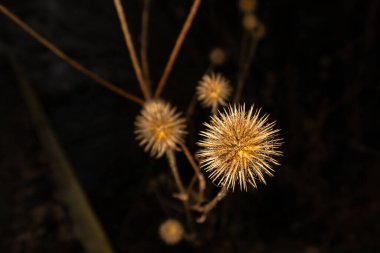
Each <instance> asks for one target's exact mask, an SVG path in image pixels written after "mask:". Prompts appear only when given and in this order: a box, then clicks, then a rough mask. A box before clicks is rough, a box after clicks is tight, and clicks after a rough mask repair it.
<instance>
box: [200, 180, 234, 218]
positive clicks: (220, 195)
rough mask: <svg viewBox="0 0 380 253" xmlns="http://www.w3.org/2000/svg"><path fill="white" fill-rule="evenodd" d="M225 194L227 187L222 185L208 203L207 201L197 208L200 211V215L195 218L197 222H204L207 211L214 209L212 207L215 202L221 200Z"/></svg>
mask: <svg viewBox="0 0 380 253" xmlns="http://www.w3.org/2000/svg"><path fill="white" fill-rule="evenodd" d="M226 195H227V188H226V187H222V189H220V191H219V192H218V194H217V195H216V196H215V198H214V199H212V200H211V201H210V202H209V203H207V204H206V205H204V206H203V207H201V208H199V211H201V212H202V215H201V216H200V217H199V218H198V219H197V222H198V223H203V222H205V220H206V219H207V215H208V213H209V212H210V211H211V210H212V209H214V207H215V206H216V204H218V203H219V201H221V200H222V199H223V198H224V197H225V196H226Z"/></svg>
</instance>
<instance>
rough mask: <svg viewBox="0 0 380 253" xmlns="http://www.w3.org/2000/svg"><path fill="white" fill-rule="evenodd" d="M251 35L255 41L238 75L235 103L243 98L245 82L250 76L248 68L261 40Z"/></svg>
mask: <svg viewBox="0 0 380 253" xmlns="http://www.w3.org/2000/svg"><path fill="white" fill-rule="evenodd" d="M251 37H252V40H253V41H252V42H251V46H250V48H249V50H248V55H247V58H246V61H245V62H244V63H243V65H242V67H241V72H240V73H239V76H238V81H237V87H236V93H235V97H234V102H235V103H237V102H239V100H240V98H241V94H242V92H243V88H244V84H245V82H246V79H247V76H248V70H249V68H250V67H251V63H252V59H253V56H254V55H255V53H256V48H257V44H258V42H259V40H258V38H256V37H254V36H251Z"/></svg>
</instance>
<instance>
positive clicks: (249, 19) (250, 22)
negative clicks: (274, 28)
mask: <svg viewBox="0 0 380 253" xmlns="http://www.w3.org/2000/svg"><path fill="white" fill-rule="evenodd" d="M258 24H259V21H258V19H257V17H256V15H254V14H251V13H249V14H245V15H244V17H243V27H244V29H246V30H248V31H254V30H255V29H256V28H257V26H258Z"/></svg>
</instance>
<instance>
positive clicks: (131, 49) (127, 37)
mask: <svg viewBox="0 0 380 253" xmlns="http://www.w3.org/2000/svg"><path fill="white" fill-rule="evenodd" d="M114 4H115V8H116V11H117V15H118V17H119V20H120V24H121V29H122V30H123V34H124V39H125V44H126V45H127V48H128V51H129V55H130V57H131V61H132V65H133V69H134V70H135V73H136V77H137V80H138V82H139V85H140V88H141V91H142V93H143V95H144V97H145V99H150V97H151V96H150V93H149V90H148V88H147V86H146V84H145V81H144V77H143V74H142V71H141V67H140V63H139V60H138V59H137V55H136V51H135V48H134V46H133V41H132V36H131V33H130V32H129V28H128V22H127V19H126V18H125V13H124V10H123V6H122V5H121V2H120V0H114Z"/></svg>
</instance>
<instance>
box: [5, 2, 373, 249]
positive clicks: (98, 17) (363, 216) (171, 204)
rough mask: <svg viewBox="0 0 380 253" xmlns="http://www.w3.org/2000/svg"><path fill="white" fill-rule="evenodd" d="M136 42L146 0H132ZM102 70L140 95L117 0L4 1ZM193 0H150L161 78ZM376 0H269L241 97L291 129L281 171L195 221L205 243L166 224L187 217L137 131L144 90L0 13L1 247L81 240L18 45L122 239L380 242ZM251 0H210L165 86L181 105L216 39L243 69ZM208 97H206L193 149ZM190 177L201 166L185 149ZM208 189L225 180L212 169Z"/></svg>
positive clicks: (239, 243) (108, 223) (88, 186)
mask: <svg viewBox="0 0 380 253" xmlns="http://www.w3.org/2000/svg"><path fill="white" fill-rule="evenodd" d="M124 2H125V3H124V5H125V8H126V15H127V18H128V21H129V24H130V29H131V32H132V35H133V38H134V42H135V45H136V48H137V49H139V45H140V43H139V36H140V30H141V11H142V1H137V0H134V1H132V0H131V1H124ZM1 3H2V4H4V5H6V6H7V7H8V8H10V9H11V10H12V11H14V12H15V13H16V14H17V15H19V16H20V17H21V18H22V19H23V20H25V21H26V22H27V23H28V24H29V25H30V26H32V27H33V28H34V29H36V30H37V31H39V32H40V33H41V34H43V35H44V36H46V37H47V38H48V39H50V40H51V41H53V42H54V43H55V44H56V45H57V46H58V47H60V48H61V49H63V51H65V52H67V53H68V54H69V55H70V56H72V57H73V58H75V59H77V60H78V61H79V62H81V63H83V64H84V65H85V66H88V67H89V68H90V69H91V70H93V71H94V72H96V73H98V74H100V75H101V76H103V77H105V78H107V79H109V80H111V81H113V82H115V83H117V84H118V85H119V86H120V87H123V88H125V89H127V90H129V91H130V92H132V93H133V94H137V95H138V96H140V97H141V96H142V95H141V92H140V90H139V88H138V84H137V81H136V78H135V75H134V72H133V69H132V66H131V63H130V60H129V55H128V52H127V50H126V48H125V45H124V41H123V37H122V33H121V30H120V26H119V22H118V19H117V16H116V13H115V10H114V7H113V4H112V1H105V0H79V1H64V0H33V1H4V0H2V1H1ZM190 5H191V1H190V0H186V1H177V0H165V1H164V0H160V1H158V0H157V1H155V0H152V6H151V16H150V19H151V23H150V33H149V59H150V66H151V74H152V78H153V80H154V81H155V82H157V80H158V79H159V77H160V75H161V72H162V70H163V68H164V65H165V63H166V60H167V58H168V55H169V53H170V50H171V49H172V47H173V45H174V41H175V38H176V36H177V35H178V33H179V30H180V28H181V26H182V24H183V21H184V19H185V17H186V15H187V13H188V10H189V8H190ZM379 7H380V6H379V1H376V0H373V1H370V0H368V1H362V0H338V1H297V0H267V1H264V0H262V1H259V8H258V11H257V15H258V17H259V18H260V19H261V20H262V21H263V22H264V23H265V25H266V27H267V35H266V37H265V39H263V40H262V41H261V42H260V44H259V47H258V51H257V54H256V56H255V58H254V61H253V65H252V67H251V69H250V75H249V77H248V80H247V85H246V87H245V90H244V93H243V98H242V101H244V102H245V103H246V104H247V105H251V104H253V103H254V104H255V105H257V106H258V107H262V108H263V110H264V111H265V112H268V113H270V114H271V117H270V118H271V120H276V121H277V126H278V127H279V128H281V129H282V131H281V137H283V138H284V142H285V144H284V146H283V148H282V151H283V152H284V156H283V157H282V158H281V159H280V161H281V164H282V165H281V166H278V167H276V168H275V170H276V173H275V177H273V178H268V184H267V186H263V185H260V186H259V189H258V190H252V191H250V192H248V193H241V192H234V193H231V194H229V195H228V196H227V198H226V199H225V200H223V202H222V204H220V205H219V206H218V207H217V209H216V210H214V211H213V213H212V215H211V216H210V217H209V220H208V221H207V222H206V223H205V224H204V225H199V226H198V227H197V229H198V232H199V236H200V242H199V243H198V244H197V245H194V244H193V243H189V242H181V243H180V244H178V245H177V246H174V247H168V246H166V245H165V244H164V243H163V242H162V241H160V239H159V237H158V234H157V228H158V226H159V224H160V223H161V222H162V221H163V220H165V219H166V218H170V217H172V218H177V219H179V220H182V221H183V220H184V217H183V214H181V212H178V211H177V209H176V206H178V202H177V201H176V200H173V199H172V198H171V197H170V194H171V192H173V191H174V189H175V187H174V185H173V183H172V180H171V175H170V174H169V169H168V166H167V164H166V161H165V160H164V159H160V160H154V159H150V158H149V156H148V154H146V153H144V152H143V151H142V149H141V148H140V147H138V145H137V142H136V141H135V140H134V134H133V129H134V127H133V121H134V119H135V117H136V115H137V114H138V112H139V109H140V108H139V106H137V105H135V104H133V103H131V102H129V101H126V100H124V99H122V98H120V97H118V96H117V95H115V94H112V93H111V92H110V91H108V90H106V89H104V88H102V87H101V86H99V85H98V84H96V83H94V82H93V81H91V80H89V79H88V78H86V77H84V76H82V75H81V74H80V73H78V72H76V71H75V70H73V69H71V68H70V67H69V66H68V65H67V64H66V63H64V62H63V61H61V60H60V59H58V58H57V57H56V56H54V55H53V54H52V53H50V52H49V51H48V50H46V49H45V48H43V47H42V46H40V45H39V44H38V43H36V42H35V41H34V40H33V39H31V38H30V37H29V36H28V35H26V33H25V32H23V31H22V30H21V29H19V28H18V27H17V26H15V25H14V24H13V23H11V22H10V21H8V20H7V19H6V18H5V17H4V16H2V15H1V16H0V36H1V37H0V43H1V44H0V47H1V48H0V49H1V52H0V53H1V58H0V136H1V137H0V197H1V200H0V201H1V202H0V252H62V253H66V252H71V253H76V252H83V249H82V247H81V244H80V242H79V241H78V240H77V238H76V237H75V235H74V234H73V232H72V226H73V224H72V220H71V218H70V214H69V212H68V210H67V207H66V206H65V204H64V203H62V202H60V201H59V200H57V199H56V198H55V196H54V192H55V191H56V190H55V189H56V183H55V181H54V179H53V178H52V176H51V167H50V165H49V163H50V162H49V158H48V156H47V155H46V153H45V151H44V150H43V149H42V148H41V145H40V143H39V140H38V138H37V136H36V132H35V129H34V127H33V124H32V122H31V118H30V114H29V112H28V110H27V107H26V104H25V102H24V100H23V97H22V96H21V93H20V90H19V88H18V84H17V79H16V78H15V75H14V73H13V71H12V69H11V67H10V64H9V60H8V54H9V52H12V53H13V54H14V55H15V57H16V59H17V61H18V63H19V64H20V65H21V66H22V67H23V69H24V73H25V76H26V77H27V79H28V80H29V82H30V83H31V84H32V86H33V89H34V90H35V92H36V93H37V94H38V98H39V99H40V101H41V103H42V104H43V106H44V110H45V112H46V114H47V116H48V118H49V120H50V123H51V125H52V127H53V129H54V131H55V133H56V135H57V137H58V139H59V141H60V143H61V145H62V146H63V148H64V150H65V152H66V155H67V157H68V159H69V160H70V162H71V164H72V166H73V168H75V172H76V174H77V176H78V178H79V180H80V182H81V184H82V186H83V187H84V189H85V191H86V193H87V194H88V197H89V199H90V201H91V203H92V205H93V207H94V210H95V212H96V213H97V215H98V216H99V219H100V221H101V222H102V224H103V226H104V228H105V230H106V232H107V234H108V235H109V237H110V239H111V241H112V243H113V245H114V248H115V250H116V252H192V251H194V252H233V251H235V252H307V253H317V252H364V253H366V252H368V253H369V252H380V242H379V238H380V203H379V192H380V191H379V182H378V180H379V178H380V172H379V171H380V170H379V165H380V150H379V147H378V143H379V138H378V137H379V134H378V131H379V127H380V124H379V120H378V117H379V108H380V103H379V95H380V86H379V70H380V69H379V64H378V63H379V62H378V53H379V52H378V51H379V47H378V44H379V37H378V35H379V26H378V22H379V20H378V15H379V11H380V10H379ZM241 18H242V15H241V13H240V12H239V10H238V7H237V3H236V2H235V1H232V0H231V1H219V0H204V1H203V2H202V4H201V7H200V10H199V13H198V15H197V17H196V19H195V22H194V24H193V26H192V28H191V30H190V32H189V34H188V37H187V39H186V40H185V43H184V45H183V48H182V50H181V52H180V55H179V57H178V59H177V62H176V64H175V67H174V69H173V72H172V74H171V76H170V78H169V82H168V85H167V87H166V89H165V91H164V94H163V97H164V98H165V99H167V100H169V101H170V102H172V104H174V105H176V106H177V108H178V109H179V110H181V111H186V108H187V106H188V104H189V103H190V101H191V98H192V94H193V93H194V89H195V85H196V84H197V81H198V80H199V79H200V78H201V76H202V75H203V73H204V72H205V71H206V69H207V68H208V66H209V61H208V54H209V52H210V50H211V49H212V48H214V47H216V46H218V47H222V48H224V49H225V50H226V52H227V54H228V61H227V62H226V63H225V64H224V65H223V66H222V67H220V68H218V69H217V70H218V71H221V72H223V73H224V74H225V75H226V76H227V77H228V78H229V79H231V81H232V83H233V84H235V83H236V74H237V69H238V66H237V63H238V57H239V49H240V45H241V39H242V27H241ZM207 117H208V111H207V110H205V109H203V108H201V107H200V106H199V105H198V106H197V107H196V110H195V113H194V116H193V117H192V120H191V122H190V123H189V132H190V134H189V135H188V139H187V143H188V144H189V146H190V148H191V150H192V151H193V152H195V151H196V149H197V146H196V145H195V142H196V140H197V139H198V135H197V132H198V130H199V129H201V128H202V126H201V123H202V122H203V121H206V120H207ZM179 165H180V167H181V169H182V170H183V171H184V172H183V177H184V178H185V180H186V181H188V180H189V178H190V173H187V172H190V171H191V169H190V167H189V165H188V163H187V162H186V160H185V159H184V157H183V156H182V155H179ZM209 188H211V189H213V191H211V192H208V196H209V197H211V196H213V194H214V193H215V190H216V188H215V187H212V184H211V183H210V184H209Z"/></svg>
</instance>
